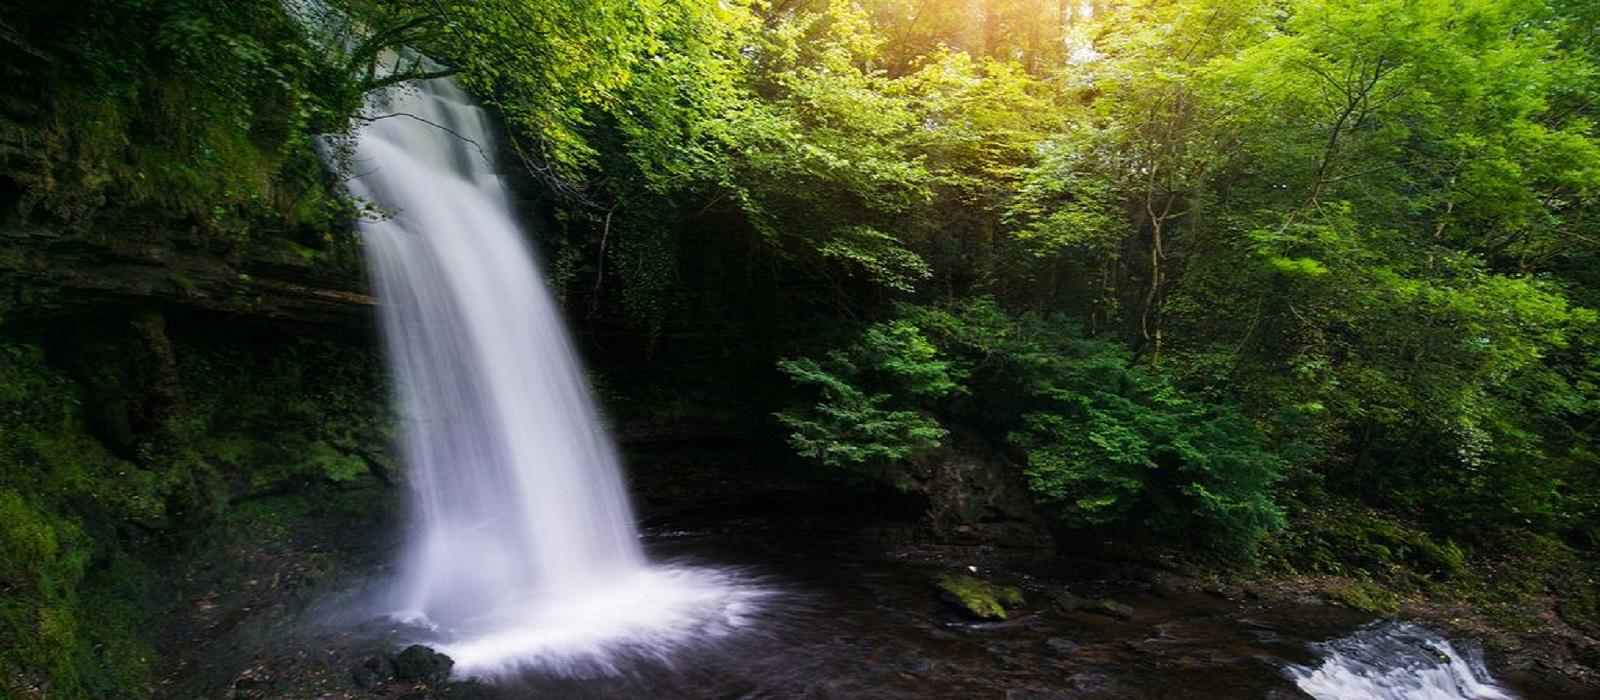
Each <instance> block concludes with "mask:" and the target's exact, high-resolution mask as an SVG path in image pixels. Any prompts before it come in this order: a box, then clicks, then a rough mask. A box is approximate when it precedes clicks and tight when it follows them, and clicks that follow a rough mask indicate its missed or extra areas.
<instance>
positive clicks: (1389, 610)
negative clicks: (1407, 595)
mask: <svg viewBox="0 0 1600 700" xmlns="http://www.w3.org/2000/svg"><path fill="white" fill-rule="evenodd" d="M1322 597H1323V599H1325V600H1327V601H1328V602H1331V603H1337V604H1339V605H1344V606H1348V607H1351V608H1355V609H1356V610H1361V611H1363V612H1370V613H1377V614H1382V615H1390V614H1393V613H1395V612H1398V611H1399V610H1400V598H1399V596H1398V595H1396V594H1395V592H1394V591H1393V590H1390V589H1388V588H1385V587H1383V586H1381V585H1378V584H1376V583H1372V582H1370V581H1352V582H1349V583H1341V584H1335V585H1332V586H1328V587H1326V588H1324V589H1322Z"/></svg>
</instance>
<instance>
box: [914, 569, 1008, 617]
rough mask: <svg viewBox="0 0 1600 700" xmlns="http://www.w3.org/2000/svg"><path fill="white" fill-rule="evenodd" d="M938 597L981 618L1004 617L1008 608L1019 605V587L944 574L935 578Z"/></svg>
mask: <svg viewBox="0 0 1600 700" xmlns="http://www.w3.org/2000/svg"><path fill="white" fill-rule="evenodd" d="M933 586H934V588H935V589H937V590H938V591H939V597H940V598H942V599H943V600H945V602H948V603H950V604H951V605H953V606H955V607H956V609H957V610H960V611H961V612H962V613H964V614H967V615H970V616H972V617H976V618H978V619H980V620H1004V619H1006V617H1007V614H1006V610H1007V609H1008V608H1017V607H1021V606H1022V603H1023V597H1022V589H1020V588H1017V587H1016V586H998V585H995V584H992V583H989V582H988V581H984V580H982V579H979V578H976V577H973V576H968V575H966V574H946V575H943V576H939V577H938V578H936V579H934V582H933Z"/></svg>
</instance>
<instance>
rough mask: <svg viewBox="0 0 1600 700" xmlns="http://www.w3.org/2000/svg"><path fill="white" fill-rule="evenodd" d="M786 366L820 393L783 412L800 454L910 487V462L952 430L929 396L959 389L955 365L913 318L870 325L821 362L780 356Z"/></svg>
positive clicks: (794, 377)
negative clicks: (905, 467) (942, 422)
mask: <svg viewBox="0 0 1600 700" xmlns="http://www.w3.org/2000/svg"><path fill="white" fill-rule="evenodd" d="M778 368H779V369H780V370H782V371H783V372H784V373H785V374H787V375H789V378H790V379H791V380H792V381H793V382H795V383H796V384H798V385H800V386H803V387H809V388H811V389H812V390H814V391H815V392H816V393H817V394H818V396H819V400H818V401H817V402H816V403H814V404H810V405H806V406H800V407H796V408H792V409H789V410H787V411H783V412H780V413H779V414H778V420H779V422H780V423H782V424H783V425H784V426H786V427H788V428H789V429H790V430H792V431H793V432H792V433H790V435H789V443H790V445H791V446H793V447H794V449H795V452H796V453H798V454H800V455H801V456H803V457H807V458H810V459H815V460H817V461H818V462H821V463H822V464H825V465H827V466H831V467H845V468H852V469H857V470H861V471H863V472H865V473H867V474H869V475H872V476H879V477H883V478H887V479H889V480H891V481H894V482H897V483H901V484H902V485H903V479H904V475H903V472H901V467H902V463H903V462H904V461H905V460H906V459H909V458H911V457H913V456H915V455H917V454H919V453H922V452H925V451H927V450H930V449H932V448H935V447H938V445H939V441H940V439H942V438H943V437H944V436H945V434H946V433H947V431H946V430H945V429H944V428H942V427H940V426H939V422H938V420H937V419H936V418H935V417H934V416H933V415H932V414H931V413H930V412H929V411H928V410H927V409H926V408H925V406H926V405H927V399H931V398H937V397H940V396H944V395H946V394H949V393H951V392H953V391H956V390H957V389H958V385H957V384H956V383H955V380H954V378H953V377H952V376H951V374H950V371H951V370H950V366H949V364H948V363H947V362H945V361H944V360H941V359H940V358H939V353H938V350H937V349H935V348H934V347H933V345H931V344H929V342H928V340H927V339H926V338H924V337H923V336H922V334H921V331H920V330H919V329H918V328H917V327H916V326H913V325H911V324H910V323H907V322H905V321H889V322H885V323H880V324H876V325H873V326H870V327H868V328H867V329H865V330H864V331H862V332H861V333H860V334H859V335H858V336H857V337H856V339H855V340H854V342H852V343H851V344H850V345H848V346H847V347H845V348H844V349H841V350H832V351H829V352H828V353H827V354H826V355H825V356H824V357H823V358H822V359H821V360H814V359H811V358H796V359H786V360H780V361H779V362H778Z"/></svg>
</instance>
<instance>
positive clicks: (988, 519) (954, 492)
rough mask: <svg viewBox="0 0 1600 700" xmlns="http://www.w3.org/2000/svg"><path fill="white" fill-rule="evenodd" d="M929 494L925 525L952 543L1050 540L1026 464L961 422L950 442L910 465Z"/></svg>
mask: <svg viewBox="0 0 1600 700" xmlns="http://www.w3.org/2000/svg"><path fill="white" fill-rule="evenodd" d="M909 468H910V472H911V475H912V480H911V483H910V484H909V486H910V487H911V490H912V491H915V492H917V493H920V494H922V495H923V496H924V497H926V498H927V503H928V505H927V511H926V512H925V514H924V515H925V521H924V525H925V527H926V528H927V530H928V532H929V534H932V535H933V536H934V537H935V538H937V539H939V540H940V541H943V542H945V543H949V544H992V545H1000V546H1004V547H1014V548H1042V547H1049V546H1050V543H1051V539H1050V534H1049V532H1050V530H1049V527H1048V525H1047V524H1046V520H1045V519H1044V518H1043V517H1041V516H1040V515H1039V512H1038V509H1037V508H1036V507H1035V506H1034V504H1033V498H1032V496H1031V492H1030V491H1029V490H1028V485H1027V480H1026V478H1025V477H1024V476H1023V473H1022V467H1021V466H1020V465H1018V464H1017V463H1016V462H1015V461H1014V460H1011V459H1009V458H1008V457H1007V456H1005V455H1004V454H1002V453H1001V452H1000V451H998V450H996V449H994V447H993V446H991V445H989V444H988V442H987V441H986V440H985V439H984V438H983V437H982V436H981V435H980V434H979V433H978V432H977V431H975V430H971V429H967V428H962V427H960V426H956V427H955V429H953V430H952V431H951V435H950V436H949V439H947V440H946V441H945V445H944V446H943V447H941V448H940V449H938V450H935V451H933V452H931V453H929V454H928V455H926V456H924V457H922V458H919V459H917V460H916V461H915V462H914V463H913V464H911V465H909Z"/></svg>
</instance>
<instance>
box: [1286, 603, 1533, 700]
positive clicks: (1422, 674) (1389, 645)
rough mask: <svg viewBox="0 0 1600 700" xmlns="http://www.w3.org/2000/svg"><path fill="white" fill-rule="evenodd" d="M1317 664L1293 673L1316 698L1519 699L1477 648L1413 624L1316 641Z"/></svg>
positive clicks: (1379, 627) (1371, 628)
mask: <svg viewBox="0 0 1600 700" xmlns="http://www.w3.org/2000/svg"><path fill="white" fill-rule="evenodd" d="M1314 648H1315V649H1316V650H1317V651H1318V652H1320V653H1322V655H1323V660H1322V663H1321V664H1320V665H1318V666H1317V667H1316V668H1308V667H1303V666H1295V667H1291V668H1290V669H1289V673H1290V676H1291V677H1292V678H1293V679H1294V680H1295V683H1296V684H1298V685H1299V686H1300V689H1301V690H1303V691H1305V692H1306V693H1307V694H1309V695H1310V696H1311V697H1314V698H1317V700H1515V698H1516V696H1514V695H1512V694H1511V693H1510V691H1507V690H1506V689H1504V688H1502V687H1500V686H1499V685H1497V684H1496V683H1495V682H1494V680H1493V679H1491V678H1490V676H1489V671H1488V669H1487V668H1486V667H1485V666H1484V664H1483V659H1482V658H1481V656H1480V655H1479V654H1478V653H1477V651H1476V650H1475V649H1469V650H1467V652H1466V653H1462V652H1460V651H1457V650H1456V648H1455V647H1454V646H1453V645H1451V644H1450V642H1449V641H1448V640H1446V639H1445V638H1443V637H1441V636H1439V635H1438V634H1435V633H1434V632H1432V631H1429V630H1427V629H1425V628H1423V627H1420V626H1418V625H1415V624H1412V623H1409V622H1386V623H1380V624H1376V625H1370V626H1368V627H1365V628H1362V629H1360V630H1358V631H1356V632H1355V633H1354V634H1351V635H1350V636H1348V637H1344V638H1341V639H1337V640H1334V641H1331V642H1327V643H1323V644H1318V645H1314Z"/></svg>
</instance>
